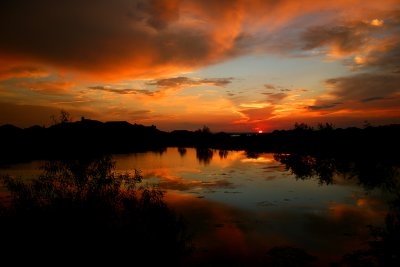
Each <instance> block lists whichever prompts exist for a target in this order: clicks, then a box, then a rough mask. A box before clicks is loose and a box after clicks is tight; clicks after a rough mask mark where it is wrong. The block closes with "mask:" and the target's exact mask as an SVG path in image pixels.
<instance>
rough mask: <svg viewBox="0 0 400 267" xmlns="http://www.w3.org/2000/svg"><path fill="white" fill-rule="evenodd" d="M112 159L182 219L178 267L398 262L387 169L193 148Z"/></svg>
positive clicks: (391, 174) (393, 186) (368, 163)
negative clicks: (184, 238)
mask: <svg viewBox="0 0 400 267" xmlns="http://www.w3.org/2000/svg"><path fill="white" fill-rule="evenodd" d="M378 158H379V157H378ZM115 160H116V173H125V172H126V171H128V172H133V171H134V169H140V170H142V176H143V182H142V184H157V186H158V188H159V189H161V190H163V191H165V199H164V200H165V202H166V203H167V204H168V206H169V207H172V208H173V209H174V210H175V211H176V212H177V213H179V214H183V216H184V217H185V220H186V222H187V225H188V227H189V229H190V232H191V233H192V234H193V245H194V247H195V250H194V252H193V254H192V255H191V257H190V258H187V259H186V260H185V264H184V265H196V266H199V265H213V266H215V265H243V266H274V265H277V266H282V264H283V266H291V265H290V264H291V263H290V262H288V261H287V260H289V259H291V261H292V262H296V263H298V265H293V266H308V264H311V265H313V266H320V265H321V266H330V264H331V263H333V262H335V263H336V264H337V265H338V266H341V265H342V266H362V265H356V264H355V263H357V262H358V263H360V262H361V261H362V260H363V259H365V255H368V257H369V258H371V259H372V258H373V259H374V260H373V261H372V260H371V262H374V261H376V262H378V261H379V263H377V264H376V265H371V266H380V265H379V264H380V263H381V262H384V260H383V258H385V257H387V256H388V255H389V254H390V255H398V254H396V252H395V250H396V249H398V245H396V242H395V241H398V240H399V239H398V238H399V235H398V232H399V231H398V229H399V227H398V225H399V223H398V222H399V220H398V218H399V217H398V214H399V213H397V212H396V207H397V208H398V207H399V206H398V204H393V205H392V206H391V207H390V206H388V204H387V203H388V201H391V202H393V203H396V202H395V200H396V199H398V193H396V192H399V190H398V188H399V187H398V184H399V183H398V182H399V175H398V165H396V164H393V162H385V161H382V160H378V159H376V158H372V157H370V158H369V159H355V160H354V159H351V160H350V159H343V158H327V157H325V158H324V157H315V156H310V155H300V154H291V155H289V154H269V153H251V152H244V151H229V152H227V151H223V150H212V149H192V148H186V149H183V148H168V149H167V150H165V151H164V153H162V154H155V153H150V152H149V153H134V154H126V155H116V156H115ZM396 205H397V206H396ZM388 212H389V213H388ZM388 214H389V215H388ZM385 218H387V219H386V221H385ZM371 225H374V226H377V227H378V228H374V229H375V233H377V234H376V235H375V237H376V238H377V239H376V238H375V237H374V236H372V235H371V227H370V226H371ZM379 227H380V228H379ZM374 238H375V240H380V243H374V244H376V245H374V246H369V244H368V243H366V241H367V240H374ZM399 243H400V242H397V244H399ZM377 247H385V251H386V252H385V253H381V252H379V251H380V250H378V249H377ZM356 248H357V249H359V253H352V252H353V251H354V250H355V249H356ZM378 252H379V253H381V254H379V253H378ZM343 255H347V256H346V257H345V258H344V259H343V260H342V256H343ZM360 255H361V256H360ZM392 258H393V257H392ZM353 263H354V264H353ZM391 263H392V262H391ZM351 264H353V265H351ZM382 266H384V265H382Z"/></svg>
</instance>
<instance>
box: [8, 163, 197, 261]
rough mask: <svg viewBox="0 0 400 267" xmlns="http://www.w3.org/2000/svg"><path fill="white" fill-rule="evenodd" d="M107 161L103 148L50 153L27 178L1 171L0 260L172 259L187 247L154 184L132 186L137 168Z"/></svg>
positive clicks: (180, 225) (179, 224)
mask: <svg viewBox="0 0 400 267" xmlns="http://www.w3.org/2000/svg"><path fill="white" fill-rule="evenodd" d="M114 165H115V163H114V162H113V161H112V160H111V158H110V157H108V156H106V157H100V158H97V159H81V160H64V161H51V162H48V163H46V164H45V166H44V167H43V169H44V173H43V175H41V176H40V177H39V178H38V179H35V180H32V181H30V182H26V181H25V182H23V181H20V180H18V179H14V178H12V177H9V176H6V177H2V178H1V182H2V183H3V185H4V186H5V187H6V188H7V189H8V191H9V193H10V195H9V198H8V200H7V201H4V200H3V202H2V203H0V204H1V208H0V229H1V232H2V238H1V242H2V249H1V255H2V261H5V260H9V261H10V262H12V263H13V265H19V264H23V263H29V264H30V265H32V264H34V263H37V264H40V265H43V264H51V265H54V266H58V265H63V264H73V265H80V264H90V265H93V264H99V263H103V264H104V263H110V264H113V265H115V264H117V265H119V264H128V265H137V264H139V263H140V264H143V263H146V264H150V265H155V264H160V263H162V264H168V265H171V264H172V265H171V266H174V265H178V264H179V262H180V260H181V259H182V258H183V257H184V256H185V255H186V254H187V253H188V252H189V251H190V242H189V238H188V236H187V234H186V231H185V225H184V223H183V221H182V220H181V219H180V218H178V217H177V216H176V215H175V214H174V213H173V212H172V211H171V210H170V209H169V208H168V207H167V206H166V204H165V203H164V201H163V193H162V192H161V191H160V190H157V189H155V188H148V187H141V186H139V185H140V182H141V176H140V173H139V172H135V173H134V174H129V173H125V174H116V173H115V172H114Z"/></svg>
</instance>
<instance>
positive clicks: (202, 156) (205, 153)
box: [196, 147, 214, 165]
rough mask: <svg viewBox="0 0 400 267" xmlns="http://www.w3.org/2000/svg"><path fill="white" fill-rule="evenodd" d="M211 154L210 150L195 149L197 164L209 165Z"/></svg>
mask: <svg viewBox="0 0 400 267" xmlns="http://www.w3.org/2000/svg"><path fill="white" fill-rule="evenodd" d="M213 154H214V152H213V150H212V149H209V148H204V147H198V148H196V157H197V159H198V160H199V162H200V163H203V164H204V165H208V164H210V162H211V159H212V157H213Z"/></svg>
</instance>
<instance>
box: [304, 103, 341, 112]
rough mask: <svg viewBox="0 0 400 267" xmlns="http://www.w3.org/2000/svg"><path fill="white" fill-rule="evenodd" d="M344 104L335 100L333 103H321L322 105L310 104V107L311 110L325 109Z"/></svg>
mask: <svg viewBox="0 0 400 267" xmlns="http://www.w3.org/2000/svg"><path fill="white" fill-rule="evenodd" d="M341 104H343V103H342V102H335V103H331V104H325V105H320V106H308V108H309V109H311V110H323V109H331V108H334V107H336V106H338V105H341Z"/></svg>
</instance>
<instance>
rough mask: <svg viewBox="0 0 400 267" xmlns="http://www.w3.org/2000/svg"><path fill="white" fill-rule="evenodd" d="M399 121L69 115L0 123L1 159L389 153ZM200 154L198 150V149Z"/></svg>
mask: <svg viewBox="0 0 400 267" xmlns="http://www.w3.org/2000/svg"><path fill="white" fill-rule="evenodd" d="M398 136H400V124H392V125H385V126H376V127H373V126H370V125H367V126H366V127H364V128H356V127H350V128H344V129H342V128H334V126H333V125H331V124H319V125H318V127H317V128H313V127H310V126H308V125H307V124H304V123H296V124H295V125H294V128H293V129H291V130H275V131H273V132H271V133H263V134H258V133H239V134H231V133H226V132H218V133H213V132H211V130H210V129H209V128H208V127H207V126H204V127H203V128H202V129H199V130H196V131H188V130H175V131H171V132H165V131H161V130H159V129H157V127H156V126H154V125H152V126H144V125H139V124H130V123H128V122H126V121H112V122H100V121H96V120H89V119H85V118H82V119H81V120H80V121H75V122H71V121H70V118H69V116H68V114H61V115H60V118H58V119H54V124H53V125H52V126H50V127H47V128H46V127H41V126H32V127H29V128H25V129H21V128H18V127H15V126H13V125H9V124H8V125H2V126H0V144H1V146H2V151H1V153H0V161H3V162H4V161H7V160H8V161H13V160H23V159H37V158H44V159H48V158H60V157H72V158H73V157H74V155H77V154H80V155H81V154H86V155H99V154H110V153H111V154H112V153H128V152H138V151H159V152H160V153H162V151H164V150H165V148H166V147H181V148H184V147H195V148H214V149H220V150H247V151H252V152H281V153H297V152H302V153H310V154H316V155H323V154H330V155H341V154H364V153H366V152H367V153H383V154H385V155H387V154H388V153H389V154H391V155H394V154H395V153H397V151H398V150H399V149H400V142H399V141H398ZM199 153H202V152H201V151H200V152H199Z"/></svg>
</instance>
